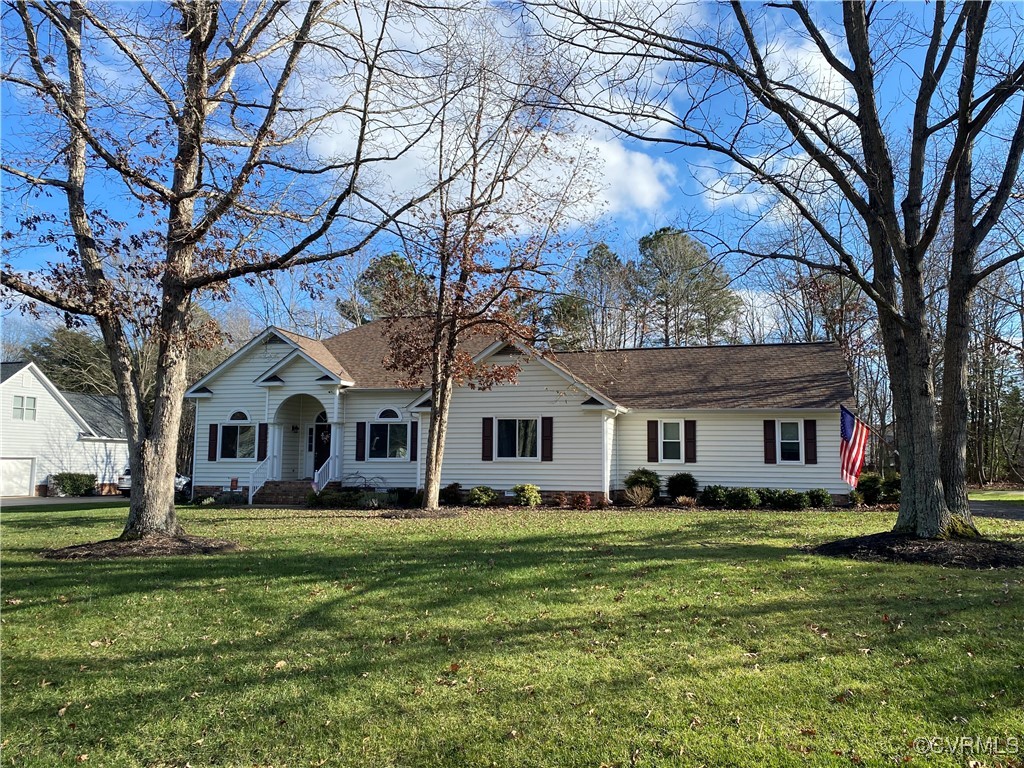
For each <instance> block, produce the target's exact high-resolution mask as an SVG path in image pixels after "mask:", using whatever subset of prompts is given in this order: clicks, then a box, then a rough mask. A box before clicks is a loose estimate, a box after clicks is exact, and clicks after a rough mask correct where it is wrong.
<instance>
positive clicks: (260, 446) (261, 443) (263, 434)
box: [256, 423, 267, 461]
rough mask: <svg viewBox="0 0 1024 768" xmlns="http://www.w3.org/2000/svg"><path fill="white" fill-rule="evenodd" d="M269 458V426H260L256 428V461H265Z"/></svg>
mask: <svg viewBox="0 0 1024 768" xmlns="http://www.w3.org/2000/svg"><path fill="white" fill-rule="evenodd" d="M266 458H267V425H266V424H263V423H261V424H259V425H258V426H257V427H256V461H263V460H264V459H266Z"/></svg>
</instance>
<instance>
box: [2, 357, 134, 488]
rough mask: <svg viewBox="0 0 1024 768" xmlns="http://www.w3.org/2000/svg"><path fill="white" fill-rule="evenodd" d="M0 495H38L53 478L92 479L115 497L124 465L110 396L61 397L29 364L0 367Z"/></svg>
mask: <svg viewBox="0 0 1024 768" xmlns="http://www.w3.org/2000/svg"><path fill="white" fill-rule="evenodd" d="M0 400H2V414H0V454H2V455H0V496H34V495H36V496H44V495H46V494H47V492H48V491H49V490H50V489H51V488H52V487H53V483H52V479H53V478H54V476H56V475H61V474H66V473H76V474H82V475H95V484H96V487H95V490H97V491H99V492H100V493H116V492H117V478H118V475H119V474H120V473H121V472H123V471H124V468H125V466H127V464H128V440H127V439H126V438H125V436H124V422H123V420H122V418H121V405H120V403H119V402H118V400H117V398H116V397H112V396H106V395H89V394H82V393H78V392H62V391H61V390H59V389H58V388H57V387H56V386H55V385H54V384H53V382H52V381H50V380H49V379H48V378H47V377H46V375H45V374H44V373H43V372H42V371H41V370H39V368H38V366H36V364H35V363H28V362H14V363H2V364H0Z"/></svg>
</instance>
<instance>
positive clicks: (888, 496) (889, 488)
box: [882, 474, 901, 504]
mask: <svg viewBox="0 0 1024 768" xmlns="http://www.w3.org/2000/svg"><path fill="white" fill-rule="evenodd" d="M900 490H901V487H900V476H899V474H893V475H889V476H888V477H886V478H885V479H884V480H883V481H882V502H883V503H885V504H899V503H900Z"/></svg>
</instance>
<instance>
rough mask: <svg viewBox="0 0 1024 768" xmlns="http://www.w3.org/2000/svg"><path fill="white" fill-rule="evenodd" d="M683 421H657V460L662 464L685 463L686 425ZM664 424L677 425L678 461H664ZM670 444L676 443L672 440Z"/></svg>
mask: <svg viewBox="0 0 1024 768" xmlns="http://www.w3.org/2000/svg"><path fill="white" fill-rule="evenodd" d="M684 421H685V419H659V420H658V460H659V461H662V462H668V463H669V464H685V463H686V446H685V442H686V425H685V424H684ZM665 424H678V425H679V458H678V459H666V458H665ZM670 442H673V443H674V442H676V441H675V440H672V441H670Z"/></svg>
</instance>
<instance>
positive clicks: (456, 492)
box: [437, 483, 462, 506]
mask: <svg viewBox="0 0 1024 768" xmlns="http://www.w3.org/2000/svg"><path fill="white" fill-rule="evenodd" d="M437 500H438V501H440V502H441V503H442V504H444V505H446V506H458V505H459V504H461V503H462V486H461V485H459V484H458V483H451V484H450V485H446V486H445V487H444V488H442V489H441V490H440V491H439V492H438V494H437Z"/></svg>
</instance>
